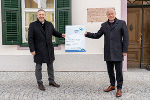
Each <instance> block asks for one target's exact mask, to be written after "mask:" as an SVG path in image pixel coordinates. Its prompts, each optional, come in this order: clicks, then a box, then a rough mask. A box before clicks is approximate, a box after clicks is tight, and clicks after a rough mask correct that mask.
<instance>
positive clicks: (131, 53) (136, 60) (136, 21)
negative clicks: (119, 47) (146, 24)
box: [127, 8, 142, 68]
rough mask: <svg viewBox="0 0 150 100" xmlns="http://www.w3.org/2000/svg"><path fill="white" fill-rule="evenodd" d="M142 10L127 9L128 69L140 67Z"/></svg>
mask: <svg viewBox="0 0 150 100" xmlns="http://www.w3.org/2000/svg"><path fill="white" fill-rule="evenodd" d="M141 26H142V9H141V8H128V9H127V27H128V32H129V49H128V58H127V59H128V60H127V65H128V67H138V68H139V67H140V58H141Z"/></svg>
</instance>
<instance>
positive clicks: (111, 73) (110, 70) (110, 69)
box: [106, 61, 123, 89]
mask: <svg viewBox="0 0 150 100" xmlns="http://www.w3.org/2000/svg"><path fill="white" fill-rule="evenodd" d="M106 63H107V71H108V75H109V79H110V84H111V86H115V82H116V80H117V89H122V84H123V74H122V61H106ZM114 66H115V70H116V78H115V74H114Z"/></svg>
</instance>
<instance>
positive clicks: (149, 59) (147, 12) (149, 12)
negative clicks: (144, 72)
mask: <svg viewBox="0 0 150 100" xmlns="http://www.w3.org/2000/svg"><path fill="white" fill-rule="evenodd" d="M143 64H144V66H147V65H148V64H150V8H144V33H143Z"/></svg>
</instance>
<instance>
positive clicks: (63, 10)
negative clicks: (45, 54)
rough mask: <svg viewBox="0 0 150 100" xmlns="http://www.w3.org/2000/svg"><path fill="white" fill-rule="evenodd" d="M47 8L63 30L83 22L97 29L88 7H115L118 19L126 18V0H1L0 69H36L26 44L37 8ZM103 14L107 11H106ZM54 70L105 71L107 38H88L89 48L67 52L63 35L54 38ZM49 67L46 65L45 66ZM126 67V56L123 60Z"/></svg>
mask: <svg viewBox="0 0 150 100" xmlns="http://www.w3.org/2000/svg"><path fill="white" fill-rule="evenodd" d="M40 8H43V9H45V10H46V16H47V17H46V19H47V20H48V21H51V22H52V23H53V24H54V26H55V28H56V29H57V30H58V31H60V32H65V30H64V27H65V25H84V26H85V27H86V30H87V31H90V32H97V31H98V30H99V29H100V27H101V24H102V23H103V22H104V21H106V20H105V19H102V21H101V22H99V21H95V22H90V21H88V17H89V16H90V14H91V13H88V11H87V10H88V9H91V8H94V9H97V8H99V9H100V11H102V12H103V9H105V10H106V9H107V8H115V10H116V16H117V18H118V19H123V20H127V0H92V1H91V0H72V1H71V0H1V1H0V40H1V41H0V61H1V62H0V71H34V66H35V65H34V63H33V57H32V55H31V54H30V52H29V48H28V45H27V34H28V33H27V30H28V27H29V23H30V22H32V21H34V20H36V11H37V10H38V9H40ZM103 15H105V13H104V12H103ZM53 42H54V46H55V56H56V60H55V63H54V68H55V71H106V64H105V62H104V52H103V51H104V38H103V37H102V38H100V39H98V40H91V39H88V38H86V52H84V53H79V52H78V53H75V52H74V53H66V52H65V45H64V40H63V39H57V38H53ZM43 69H44V70H46V67H45V66H44V67H43ZM124 70H127V58H126V57H125V61H124Z"/></svg>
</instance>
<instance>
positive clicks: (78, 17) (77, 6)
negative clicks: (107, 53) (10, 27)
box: [0, 0, 121, 55]
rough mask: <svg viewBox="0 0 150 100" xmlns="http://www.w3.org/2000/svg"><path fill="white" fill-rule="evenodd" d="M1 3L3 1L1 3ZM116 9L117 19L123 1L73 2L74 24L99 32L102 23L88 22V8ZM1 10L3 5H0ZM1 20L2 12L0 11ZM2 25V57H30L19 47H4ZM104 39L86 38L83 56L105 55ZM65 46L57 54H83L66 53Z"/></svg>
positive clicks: (85, 0) (84, 0)
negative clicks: (85, 50) (18, 48)
mask: <svg viewBox="0 0 150 100" xmlns="http://www.w3.org/2000/svg"><path fill="white" fill-rule="evenodd" d="M0 2H1V1H0ZM109 7H115V9H116V12H117V17H118V18H120V16H121V0H72V24H73V25H85V26H86V28H87V31H90V32H97V31H98V30H99V28H100V26H101V22H94V23H90V22H87V8H109ZM0 9H1V4H0ZM0 20H1V10H0ZM1 27H2V23H0V40H1V41H0V55H30V53H29V51H28V50H17V46H10V45H9V46H4V45H2V29H1ZM103 44H104V43H103V37H102V38H101V39H98V40H92V39H87V38H86V49H87V52H86V53H82V54H103V47H104V45H103ZM64 49H65V48H64V45H62V46H61V50H55V53H56V54H81V53H65V52H64Z"/></svg>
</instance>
